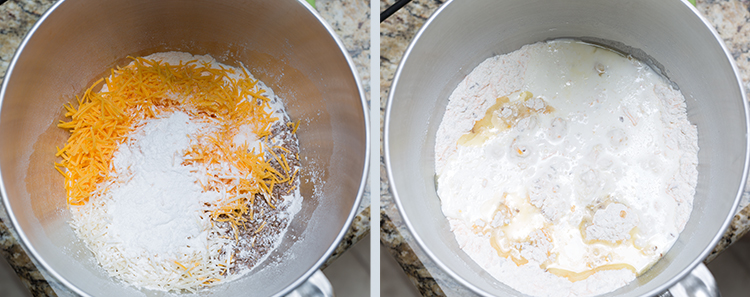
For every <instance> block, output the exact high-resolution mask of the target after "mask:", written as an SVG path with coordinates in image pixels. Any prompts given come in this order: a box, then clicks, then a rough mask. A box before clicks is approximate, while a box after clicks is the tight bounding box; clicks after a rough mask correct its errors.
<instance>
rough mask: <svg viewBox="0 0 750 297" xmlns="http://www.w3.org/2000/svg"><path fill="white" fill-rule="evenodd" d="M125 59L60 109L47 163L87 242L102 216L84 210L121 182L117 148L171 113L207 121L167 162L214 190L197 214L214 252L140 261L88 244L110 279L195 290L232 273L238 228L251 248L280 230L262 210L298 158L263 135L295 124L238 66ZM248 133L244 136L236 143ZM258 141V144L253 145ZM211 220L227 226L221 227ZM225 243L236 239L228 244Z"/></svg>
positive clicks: (292, 173) (286, 185) (99, 230)
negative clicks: (59, 141) (59, 132)
mask: <svg viewBox="0 0 750 297" xmlns="http://www.w3.org/2000/svg"><path fill="white" fill-rule="evenodd" d="M129 58H130V59H131V60H132V63H130V64H129V65H128V66H125V67H116V68H114V69H112V70H111V73H110V75H109V76H108V77H107V78H102V79H99V80H98V81H96V82H95V83H94V84H92V85H91V86H90V87H89V88H88V89H87V90H86V91H85V92H84V93H83V94H82V95H80V96H76V100H75V102H72V103H68V104H65V105H64V106H63V108H64V116H65V120H62V121H60V122H59V124H58V125H57V126H58V127H59V128H62V129H65V130H67V131H69V132H70V136H69V138H68V140H67V142H66V143H65V144H64V145H63V146H62V147H58V148H57V152H56V156H57V157H59V158H60V159H59V161H58V162H55V163H54V168H55V170H57V171H58V172H59V173H60V174H62V175H63V176H64V178H65V182H64V185H65V191H66V196H67V204H68V205H69V208H70V209H71V212H72V213H73V217H74V218H79V219H77V220H76V219H74V220H73V222H71V225H73V227H74V229H75V231H76V233H77V234H79V237H80V236H82V235H81V234H84V233H90V234H93V235H88V236H91V238H94V239H97V238H105V237H103V236H104V235H103V234H105V233H106V232H107V231H105V230H107V221H108V219H105V218H104V215H105V214H102V213H100V212H96V213H94V214H93V215H92V214H91V212H92V211H91V209H96V208H102V207H103V206H101V205H103V204H104V203H103V202H102V201H104V199H105V197H107V193H108V191H110V189H111V188H112V187H115V186H117V184H116V183H119V182H120V181H119V180H118V179H117V177H118V176H119V175H122V174H126V173H123V172H118V171H122V170H123V169H122V168H123V167H117V166H115V164H114V163H113V158H114V156H115V155H116V154H117V153H118V149H119V148H120V147H121V146H123V145H126V144H127V142H128V141H129V139H130V137H131V136H132V135H133V134H134V133H135V132H136V131H138V129H139V128H141V127H143V126H144V125H146V124H145V123H147V122H148V121H149V120H153V119H160V118H164V117H166V116H168V115H170V114H173V113H175V112H181V113H184V114H186V115H187V116H188V117H189V118H190V119H191V120H195V121H199V122H201V123H210V128H206V129H203V130H199V131H198V132H197V134H196V135H193V134H191V135H190V144H189V147H188V149H187V150H185V151H184V155H183V156H182V158H181V161H180V162H181V163H179V162H177V163H175V164H181V165H182V166H185V167H189V168H195V170H197V171H196V172H200V173H201V174H202V175H201V176H202V178H199V179H198V180H196V181H195V183H196V185H199V188H198V189H202V191H203V192H212V193H220V198H219V199H216V200H211V202H210V203H206V204H205V208H203V209H204V210H202V211H203V214H205V216H204V217H205V218H210V220H211V223H210V228H211V229H210V230H209V232H208V233H209V235H208V237H209V238H213V240H217V241H214V242H211V241H210V240H209V243H208V244H207V247H208V251H209V253H211V254H212V255H219V256H216V257H215V258H206V257H204V256H198V255H199V253H195V254H194V255H185V256H184V257H183V256H180V257H178V258H175V259H171V258H169V259H166V260H165V261H164V262H161V263H159V264H157V265H151V266H147V267H141V266H138V265H140V264H138V265H136V264H135V263H133V261H131V260H129V259H123V257H118V256H117V255H110V254H108V252H105V253H98V252H96V251H95V249H98V250H103V251H110V250H112V249H111V248H110V247H109V246H108V244H111V243H110V242H111V240H109V241H110V242H97V241H96V240H87V241H86V242H87V246H89V248H90V249H92V251H93V252H94V254H95V256H96V257H97V261H98V262H99V263H100V264H101V265H102V266H103V267H104V268H105V269H106V270H107V271H108V272H110V274H111V275H113V276H117V277H120V278H122V279H124V280H129V279H139V280H141V279H143V280H144V281H148V280H153V281H152V282H150V283H149V284H153V285H147V286H146V287H149V288H157V289H164V290H177V291H180V290H187V291H190V292H196V291H195V290H196V289H197V288H200V287H203V286H211V285H214V284H216V283H219V282H221V281H223V280H227V279H230V278H231V274H232V273H234V272H235V271H234V270H237V269H235V268H236V267H234V266H233V265H234V264H235V263H236V262H238V261H240V259H241V257H242V255H241V254H240V253H239V250H237V249H234V248H236V247H239V246H240V245H239V241H240V236H241V234H250V235H251V236H252V240H253V242H252V243H249V246H251V247H254V246H255V242H254V240H255V236H256V235H258V236H260V235H261V234H259V233H261V232H263V233H268V231H267V230H268V229H269V228H279V227H278V222H276V223H274V222H273V221H269V222H268V225H267V221H266V220H265V219H264V216H263V215H264V208H265V207H267V208H270V209H273V210H276V209H277V207H279V206H281V207H286V206H285V205H284V204H282V203H283V202H284V201H279V198H278V197H280V195H281V194H289V192H291V191H294V190H295V189H296V187H297V183H298V179H299V168H298V166H299V165H298V164H299V163H295V162H298V160H299V155H298V154H297V153H296V152H294V151H290V150H289V149H287V148H285V147H282V146H280V145H278V142H273V141H271V139H273V138H274V137H275V136H274V133H277V132H272V127H274V124H276V123H280V124H282V125H281V127H282V128H284V129H287V131H292V134H294V133H296V131H297V129H298V128H299V124H300V122H299V121H297V122H291V121H288V118H285V117H286V116H280V115H283V114H281V113H279V112H278V107H272V106H271V104H277V105H278V104H279V103H278V102H275V103H274V102H271V99H269V98H268V97H267V96H266V94H265V93H264V90H263V88H265V86H264V87H263V88H261V87H259V86H258V83H259V81H258V80H255V79H253V78H252V76H251V75H249V74H248V73H247V71H246V70H245V69H244V68H239V69H240V70H241V73H237V70H235V69H233V68H226V67H223V66H221V65H220V64H219V65H218V67H217V65H216V64H213V65H212V64H211V63H207V62H205V61H201V60H192V61H189V62H184V63H183V62H180V63H179V64H167V63H164V62H162V61H160V60H155V59H147V58H141V57H137V58H135V57H129ZM261 84H262V83H261ZM99 89H100V90H99ZM271 92H272V91H271ZM269 96H270V97H271V98H274V97H273V96H272V95H269ZM276 127H278V124H277V126H276ZM250 133H251V134H252V136H253V137H254V139H253V140H252V141H244V142H243V141H236V139H238V137H239V138H242V137H241V136H243V135H246V134H250ZM256 140H257V145H255V144H253V143H255V142H253V141H256ZM294 141H295V142H296V137H295V140H294ZM251 142H252V143H251ZM294 164H297V165H294ZM118 166H119V165H118ZM126 170H129V169H126ZM191 170H192V169H191ZM126 176H127V175H126ZM198 191H200V190H198ZM256 200H257V201H256ZM281 200H284V199H281ZM261 203H262V204H264V205H260V204H261ZM89 206H91V207H89ZM202 207H203V206H202ZM269 213H270V210H269ZM86 215H90V216H92V218H91V222H93V223H91V222H89V221H86V222H84V223H85V224H89V225H85V224H84V223H82V222H81V220H82V219H80V218H81V217H82V216H86ZM251 223H252V224H255V225H253V226H254V227H250V226H251ZM273 224H276V225H273ZM217 225H222V226H224V227H222V228H225V229H231V230H226V233H221V232H219V231H217V230H218V229H217V228H218V227H217ZM227 226H228V227H227ZM275 226H276V227H275ZM223 230H224V229H222V232H223ZM230 231H231V232H230ZM241 231H242V232H245V233H242V232H241ZM273 232H276V231H273ZM229 233H233V234H229ZM105 241H106V240H105ZM233 241H234V242H236V243H237V244H236V245H232V242H233ZM219 242H220V243H219ZM214 251H215V252H214ZM180 253H181V252H180ZM235 253H237V254H235ZM244 257H247V256H244ZM157 258H158V257H157ZM148 261H152V262H153V261H156V260H154V259H148ZM124 267H128V268H127V269H124ZM175 276H179V277H175Z"/></svg>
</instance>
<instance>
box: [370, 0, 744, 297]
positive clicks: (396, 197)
mask: <svg viewBox="0 0 750 297" xmlns="http://www.w3.org/2000/svg"><path fill="white" fill-rule="evenodd" d="M680 1H682V2H683V4H685V5H687V6H689V7H690V9H691V11H692V12H693V13H694V14H695V15H696V16H697V17H698V18H700V20H701V21H702V22H703V23H704V25H705V26H706V27H707V28H708V29H709V30H710V31H711V33H712V34H713V36H714V39H715V40H716V42H717V43H719V44H720V45H721V47H722V49H723V50H724V54H725V58H726V59H727V60H728V61H729V62H730V64H731V65H732V70H733V72H734V76H735V78H736V79H737V85H738V86H740V92H741V94H742V98H746V94H745V93H746V92H745V88H744V87H742V81H741V79H740V78H739V77H740V76H739V71H738V68H737V65H736V63H735V61H734V59H733V58H732V56H731V54H730V52H729V50H728V49H727V47H726V45H725V44H724V42H723V41H722V39H721V38H720V36H719V34H718V33H717V32H716V30H715V29H714V28H713V26H712V25H711V24H710V23H709V22H708V21H707V20H706V19H705V18H704V17H703V16H701V15H700V13H699V12H698V11H697V9H696V8H695V7H694V6H692V5H691V4H689V2H688V1H687V0H680ZM453 2H454V0H448V1H446V2H445V3H444V4H443V5H441V6H440V7H439V8H438V9H437V10H436V11H435V12H434V13H433V14H432V16H430V18H429V19H428V20H427V21H426V22H425V23H424V25H423V26H422V27H421V28H420V29H419V31H418V32H417V34H416V35H415V36H414V39H412V41H411V42H410V43H409V46H408V47H407V49H406V51H405V53H404V56H403V58H402V59H401V62H400V63H399V66H398V68H397V69H396V73H395V75H394V77H393V83H392V84H391V89H390V90H389V95H388V102H387V105H386V108H385V123H384V131H383V147H384V148H383V151H384V154H385V156H384V162H385V166H386V173H387V175H388V180H389V183H390V187H391V192H392V193H393V197H394V200H395V202H396V206H397V208H398V210H399V213H400V215H401V217H402V218H403V220H404V223H405V224H406V226H407V228H408V230H409V232H411V235H412V236H413V237H414V239H415V240H416V241H417V243H418V244H419V246H420V247H421V248H422V250H424V252H425V254H427V256H428V257H430V259H431V260H432V261H434V262H435V263H436V264H437V266H438V267H440V268H441V269H442V270H443V271H445V272H446V273H447V274H448V275H450V276H451V277H452V278H453V279H455V280H457V281H458V282H459V283H461V284H462V285H464V286H466V287H467V288H469V289H470V290H472V291H473V292H475V293H477V294H480V295H484V296H492V295H491V294H489V293H488V292H486V291H484V290H482V289H480V288H478V287H477V286H475V285H473V284H472V283H471V282H469V281H468V280H466V279H465V278H463V277H461V276H460V275H458V274H456V273H455V272H454V271H453V270H451V269H450V268H449V267H448V266H446V265H445V263H443V262H442V261H441V260H440V259H439V258H438V257H437V256H436V255H435V254H434V253H433V252H432V251H431V250H430V249H429V248H428V247H427V245H426V244H425V242H424V241H423V240H422V238H421V237H420V236H419V234H418V233H416V232H415V227H414V226H413V223H412V222H411V220H410V219H409V217H408V216H407V214H406V211H405V210H404V208H403V204H402V203H401V198H400V196H399V194H398V188H397V186H396V184H395V183H394V182H393V178H394V177H393V171H392V166H391V163H390V162H391V160H390V137H389V134H390V132H389V131H390V116H391V108H392V106H393V100H394V94H395V91H396V89H397V88H398V81H399V78H400V76H401V72H402V71H403V68H404V65H405V64H406V61H407V60H408V59H409V56H410V55H411V54H412V51H413V49H414V46H415V44H417V43H418V42H419V39H420V38H421V36H422V35H423V33H424V32H425V31H426V30H427V28H428V27H429V26H430V24H431V23H432V22H433V21H434V20H435V19H436V18H437V17H439V15H440V14H441V12H443V11H444V10H445V9H446V7H448V6H449V5H451V4H452V3H453ZM742 102H743V106H744V109H745V110H744V111H745V129H746V131H748V133H750V107H749V106H748V102H747V100H742ZM745 143H746V144H745V160H744V170H743V173H742V180H747V177H748V167H749V165H750V138H748V135H747V133H746V135H745ZM744 187H745V183H741V184H740V187H739V188H738V190H737V194H736V196H735V201H734V204H733V206H732V208H731V212H730V213H731V215H730V216H728V217H727V218H725V219H724V223H723V224H722V227H721V228H720V229H721V232H719V233H717V234H716V235H715V236H714V238H713V239H712V240H711V243H710V244H709V246H708V247H707V248H706V249H704V250H703V252H702V253H701V256H700V257H698V258H696V259H694V260H693V261H692V262H691V263H690V265H688V266H687V267H686V268H685V269H684V270H683V271H682V272H680V273H679V274H677V275H675V276H673V277H672V278H670V280H669V281H667V282H665V283H663V284H661V285H660V286H658V287H657V288H655V289H653V290H651V291H649V292H648V293H647V294H645V296H652V295H656V294H659V293H661V292H664V291H666V290H668V289H669V288H670V287H672V286H673V285H675V284H676V283H677V282H678V281H680V280H681V279H682V278H684V277H685V276H686V275H687V274H689V273H690V272H691V271H692V270H693V269H695V267H697V266H698V265H699V264H700V263H701V262H702V261H703V259H705V258H706V256H708V254H709V253H710V252H711V250H712V249H713V247H714V246H716V244H717V243H718V242H719V240H720V239H721V237H722V235H723V234H724V232H725V231H726V229H727V228H728V227H729V224H730V223H731V221H732V219H733V217H734V213H736V211H737V207H738V205H739V201H740V198H741V197H742V193H743V191H744Z"/></svg>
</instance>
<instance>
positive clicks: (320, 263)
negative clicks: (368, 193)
mask: <svg viewBox="0 0 750 297" xmlns="http://www.w3.org/2000/svg"><path fill="white" fill-rule="evenodd" d="M297 1H298V2H300V3H302V4H303V5H304V6H305V8H307V10H308V11H309V12H310V13H311V14H313V15H314V16H315V18H316V19H317V20H318V22H319V23H320V24H322V25H323V26H324V27H325V28H326V31H328V33H329V34H330V35H331V37H332V38H333V40H335V41H336V45H337V46H338V47H339V49H340V50H341V54H342V55H344V57H345V58H346V63H347V64H348V65H349V69H350V70H351V73H352V76H353V77H354V80H355V81H356V83H357V90H358V91H359V99H360V102H361V103H362V104H361V106H362V114H363V115H364V121H365V127H364V128H365V158H364V165H363V167H362V179H361V180H360V183H359V190H358V191H357V198H356V199H355V201H354V205H353V207H352V210H351V211H350V213H349V217H347V219H346V223H345V224H344V226H343V228H342V229H341V231H339V234H338V236H336V239H335V240H334V241H333V243H331V246H330V247H329V248H328V250H327V251H326V252H325V254H323V256H322V257H321V258H320V259H318V261H317V262H315V265H313V266H312V267H310V269H309V270H308V271H307V272H306V273H305V274H304V275H302V277H300V278H299V279H297V280H296V281H295V282H294V283H292V284H291V285H289V286H288V287H286V288H285V289H284V290H283V291H281V292H279V293H278V294H276V295H275V296H284V295H286V294H289V293H290V292H292V291H293V290H294V289H296V288H297V287H299V286H300V285H302V284H303V283H304V282H306V281H307V279H308V278H310V276H312V275H313V274H314V273H315V272H316V271H318V269H319V268H320V266H323V263H325V261H326V260H328V258H329V257H330V256H331V255H332V254H333V252H334V251H335V250H336V248H337V247H338V245H339V243H341V240H342V239H343V238H344V236H345V235H346V233H347V232H348V231H349V228H350V227H351V224H352V221H354V217H356V216H357V209H358V208H359V204H360V203H362V196H363V195H364V191H365V186H366V184H367V177H368V175H369V172H370V154H371V151H370V141H371V139H370V117H369V113H368V112H367V106H368V104H367V100H366V99H365V95H364V94H365V93H364V89H363V88H362V81H361V79H360V78H359V75H358V73H357V68H356V66H354V61H353V60H352V57H351V56H350V55H349V52H348V51H347V50H346V47H344V43H343V42H342V41H341V39H340V38H339V37H338V35H336V32H335V31H334V30H333V28H331V26H330V25H329V24H328V22H326V20H325V19H323V17H322V16H321V15H320V13H318V11H316V10H315V9H314V8H313V7H312V6H311V5H310V4H309V3H308V2H307V1H305V0H297Z"/></svg>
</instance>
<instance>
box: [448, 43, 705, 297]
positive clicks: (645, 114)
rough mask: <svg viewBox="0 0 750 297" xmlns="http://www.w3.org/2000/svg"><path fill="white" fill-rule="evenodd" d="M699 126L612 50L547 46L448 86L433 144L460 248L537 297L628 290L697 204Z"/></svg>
mask: <svg viewBox="0 0 750 297" xmlns="http://www.w3.org/2000/svg"><path fill="white" fill-rule="evenodd" d="M697 152H698V145H697V129H696V127H695V126H694V125H692V124H690V123H689V122H688V120H687V115H686V110H685V100H684V98H683V97H682V95H681V94H680V92H679V91H677V90H674V89H673V88H672V87H671V86H670V83H669V82H668V81H667V80H665V79H664V78H663V77H661V76H659V75H658V74H656V73H655V72H654V71H653V70H652V69H651V68H649V67H648V66H646V65H644V64H643V63H641V62H639V61H637V60H634V59H632V58H629V57H625V56H622V55H621V54H618V53H615V52H613V51H611V50H608V49H604V48H601V47H597V46H593V45H589V44H585V43H581V42H577V41H573V40H556V41H550V42H542V43H536V44H532V45H526V46H524V47H522V48H521V49H519V50H517V51H515V52H512V53H509V54H506V55H502V56H495V57H491V58H489V59H487V60H485V61H484V62H483V63H481V64H480V65H479V66H477V67H476V68H475V69H474V70H473V71H472V72H471V73H470V74H469V75H468V76H467V77H466V78H465V79H464V80H463V81H462V82H461V83H459V85H458V86H457V87H456V89H455V90H454V91H453V93H452V94H451V96H450V98H449V103H448V105H447V107H446V111H445V115H444V116H443V121H442V122H441V124H440V126H439V128H438V132H437V136H436V144H435V171H436V174H437V179H438V187H437V190H438V191H437V192H438V196H439V197H440V200H441V206H442V210H443V213H444V214H445V216H446V217H447V218H448V220H449V222H450V225H451V229H452V231H453V233H454V235H455V237H456V240H457V241H458V243H459V245H460V246H461V248H462V249H463V251H464V252H466V253H467V254H468V255H469V256H470V257H471V258H472V259H473V260H474V261H476V262H477V263H478V264H479V265H480V266H481V267H482V268H484V269H485V270H487V271H488V272H489V273H490V274H491V275H492V276H493V277H495V278H497V279H498V280H500V281H502V282H504V283H506V284H507V285H509V286H511V287H513V288H515V289H516V290H518V291H520V292H522V293H525V294H530V295H536V296H589V295H596V294H602V293H606V292H610V291H612V290H615V289H617V288H619V287H621V286H624V285H625V284H627V283H628V282H630V281H632V280H633V279H635V277H636V276H637V275H640V274H641V273H643V272H645V271H646V270H648V269H649V268H650V267H651V266H652V265H653V264H654V263H655V262H656V261H658V260H659V259H660V258H661V257H662V256H663V255H664V254H665V253H666V252H667V251H668V250H669V248H670V247H671V246H672V244H674V242H675V241H676V239H677V237H678V236H679V233H680V232H681V231H682V229H683V228H684V226H685V223H686V222H687V220H688V218H689V216H690V212H691V210H692V200H693V195H694V193H695V185H696V182H697V175H698V171H697V163H698V157H697Z"/></svg>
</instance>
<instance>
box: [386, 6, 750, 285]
mask: <svg viewBox="0 0 750 297" xmlns="http://www.w3.org/2000/svg"><path fill="white" fill-rule="evenodd" d="M395 2H396V1H395V0H384V1H381V6H380V8H381V11H383V10H385V9H386V8H387V7H389V6H390V5H392V4H393V3H395ZM444 2H445V1H444V0H413V1H412V2H411V3H409V4H407V5H406V6H404V7H403V8H402V9H401V10H400V11H398V12H396V13H395V14H394V15H392V16H391V17H390V18H388V19H387V20H386V21H385V22H383V23H381V25H380V52H381V57H380V98H381V107H380V110H381V131H382V120H383V118H382V115H383V112H384V110H385V105H386V102H387V98H388V91H389V89H390V86H391V82H392V80H393V75H394V73H395V72H396V68H397V67H398V63H399V62H400V61H401V57H402V55H403V53H404V51H405V50H406V47H407V46H408V45H409V42H411V40H412V38H413V37H414V35H415V34H416V33H417V31H418V30H419V29H420V28H421V26H422V24H424V22H425V21H426V20H427V19H428V18H429V17H430V15H432V13H433V12H434V11H435V10H436V9H437V8H438V7H439V6H440V5H441V4H443V3H444ZM749 6H750V1H748V0H698V3H697V8H698V10H699V11H700V12H701V13H702V14H703V15H704V16H705V17H706V18H707V19H708V21H709V22H710V23H711V24H713V25H714V27H715V28H716V30H717V31H718V32H719V34H720V36H721V37H722V38H723V40H724V42H725V43H726V45H727V48H728V49H729V51H730V52H731V53H732V56H733V57H734V58H735V60H736V61H737V66H738V68H739V70H740V76H741V78H742V82H743V85H744V86H745V88H746V89H750V88H749V87H750V25H748V22H749V21H750V11H749V10H748V8H749ZM381 143H382V142H381ZM381 152H382V147H381ZM381 156H382V153H381ZM382 160H383V159H382V158H381V175H380V178H381V186H380V187H381V209H380V213H381V221H380V226H381V231H380V232H381V233H380V234H381V235H380V240H381V242H382V243H383V245H384V246H385V247H386V248H387V249H388V251H389V252H390V254H391V255H392V256H393V257H394V258H396V260H397V261H398V263H399V264H400V265H401V268H403V269H404V271H405V272H406V273H407V275H408V276H409V278H410V279H411V280H412V282H413V283H414V284H415V285H416V286H417V288H418V289H419V291H420V292H421V293H422V295H424V296H475V294H474V293H472V292H470V291H469V290H468V289H467V288H465V287H464V286H463V285H460V284H458V283H457V282H456V281H454V280H453V279H452V278H450V277H449V276H448V275H447V274H446V273H445V272H443V271H442V270H441V269H440V268H439V267H437V266H436V264H435V263H434V262H433V261H431V260H430V259H429V257H427V255H426V254H425V252H424V251H423V250H422V249H421V248H420V247H419V245H418V244H417V243H416V241H415V240H414V238H413V237H412V235H411V234H410V232H409V231H408V230H407V228H406V226H405V224H404V222H403V220H402V218H401V215H400V214H399V213H398V210H397V209H396V205H395V202H394V200H393V196H392V195H391V193H390V190H389V184H388V178H387V175H386V172H385V165H384V164H383V163H382ZM748 191H750V188H746V189H745V193H744V194H743V195H742V201H741V202H740V207H739V208H738V211H737V214H736V215H735V217H734V219H733V221H732V223H731V225H730V227H729V229H728V230H727V232H726V233H725V234H724V236H723V238H722V239H721V241H720V242H719V244H718V245H717V246H716V248H715V249H714V250H713V252H712V253H711V254H710V255H709V256H708V257H707V258H706V260H705V261H706V262H709V261H711V260H713V259H714V258H716V256H717V255H718V254H719V253H721V252H722V251H723V250H725V249H726V248H727V247H729V245H731V244H732V243H733V242H735V241H737V240H738V239H739V238H741V237H742V236H743V235H745V234H746V233H747V232H748V230H750V205H748V204H750V203H749V202H750V192H748Z"/></svg>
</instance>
